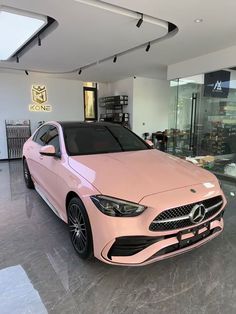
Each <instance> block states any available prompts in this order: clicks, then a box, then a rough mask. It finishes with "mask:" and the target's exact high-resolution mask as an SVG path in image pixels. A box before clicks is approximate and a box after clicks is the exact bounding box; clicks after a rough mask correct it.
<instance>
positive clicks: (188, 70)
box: [167, 46, 236, 80]
mask: <svg viewBox="0 0 236 314" xmlns="http://www.w3.org/2000/svg"><path fill="white" fill-rule="evenodd" d="M235 56H236V46H232V47H229V48H227V49H222V50H219V51H216V52H213V53H209V54H206V55H203V56H200V57H197V58H194V59H189V60H186V61H183V62H179V63H176V64H172V65H169V66H168V73H167V77H168V80H171V79H175V78H180V77H186V76H190V75H195V74H201V73H206V72H212V71H215V70H220V69H225V68H230V67H235V66H236V59H235Z"/></svg>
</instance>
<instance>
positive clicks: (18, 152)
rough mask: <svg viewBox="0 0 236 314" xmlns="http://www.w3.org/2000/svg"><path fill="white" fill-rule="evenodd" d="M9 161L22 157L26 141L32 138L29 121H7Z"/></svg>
mask: <svg viewBox="0 0 236 314" xmlns="http://www.w3.org/2000/svg"><path fill="white" fill-rule="evenodd" d="M5 126H6V136H7V151H8V159H15V158H21V157H22V150H23V145H24V143H25V141H26V140H27V139H28V138H29V137H30V136H31V128H30V121H29V120H17V121H14V120H5Z"/></svg>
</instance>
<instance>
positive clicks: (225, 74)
mask: <svg viewBox="0 0 236 314" xmlns="http://www.w3.org/2000/svg"><path fill="white" fill-rule="evenodd" d="M229 82H230V72H229V71H224V70H221V71H216V72H211V73H206V74H205V79H204V96H206V97H218V98H227V97H228V94H229Z"/></svg>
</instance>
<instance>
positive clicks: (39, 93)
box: [29, 85, 52, 112]
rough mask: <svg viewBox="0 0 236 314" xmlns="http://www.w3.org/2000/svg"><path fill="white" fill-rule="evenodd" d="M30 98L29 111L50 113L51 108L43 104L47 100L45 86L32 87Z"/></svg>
mask: <svg viewBox="0 0 236 314" xmlns="http://www.w3.org/2000/svg"><path fill="white" fill-rule="evenodd" d="M31 98H32V101H33V104H30V105H29V111H37V112H51V111H52V106H51V105H48V104H45V103H46V102H47V100H48V95H47V89H46V86H45V85H33V86H32V89H31Z"/></svg>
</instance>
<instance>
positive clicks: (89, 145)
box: [64, 123, 150, 156]
mask: <svg viewBox="0 0 236 314" xmlns="http://www.w3.org/2000/svg"><path fill="white" fill-rule="evenodd" d="M64 138H65V145H66V149H67V153H68V154H69V155H71V156H75V155H90V154H104V153H115V152H126V151H137V150H145V149H150V147H149V146H148V145H147V144H146V143H145V142H144V141H143V140H142V139H140V138H139V137H138V136H137V135H135V134H134V133H133V132H131V131H129V130H128V129H127V128H125V127H122V126H119V125H92V124H89V123H88V125H82V124H81V125H77V126H74V125H72V126H66V127H64Z"/></svg>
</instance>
